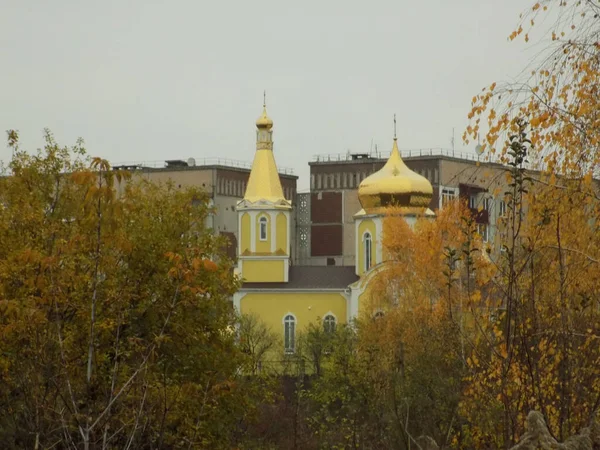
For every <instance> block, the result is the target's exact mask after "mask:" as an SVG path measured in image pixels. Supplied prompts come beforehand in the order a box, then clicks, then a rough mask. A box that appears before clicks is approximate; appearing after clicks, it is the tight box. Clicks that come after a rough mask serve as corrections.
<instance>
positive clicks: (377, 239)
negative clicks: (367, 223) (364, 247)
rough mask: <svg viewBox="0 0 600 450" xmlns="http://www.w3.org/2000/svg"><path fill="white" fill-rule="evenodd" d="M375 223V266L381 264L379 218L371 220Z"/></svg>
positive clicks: (381, 242) (380, 227)
mask: <svg viewBox="0 0 600 450" xmlns="http://www.w3.org/2000/svg"><path fill="white" fill-rule="evenodd" d="M373 222H375V264H374V265H376V264H379V263H381V262H383V261H382V260H383V237H382V235H383V230H382V228H383V224H382V220H381V218H380V217H379V218H377V219H373Z"/></svg>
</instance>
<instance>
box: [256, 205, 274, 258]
mask: <svg viewBox="0 0 600 450" xmlns="http://www.w3.org/2000/svg"><path fill="white" fill-rule="evenodd" d="M262 217H266V218H267V240H266V241H261V240H260V219H261V218H262ZM255 226H256V252H257V253H263V254H264V253H271V238H272V236H271V218H270V217H269V215H268V214H257V216H256V223H255Z"/></svg>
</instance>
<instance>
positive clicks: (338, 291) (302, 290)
mask: <svg viewBox="0 0 600 450" xmlns="http://www.w3.org/2000/svg"><path fill="white" fill-rule="evenodd" d="M345 291H346V288H342V289H319V288H293V289H288V288H277V289H274V288H241V289H240V290H239V291H238V292H245V293H250V292H262V293H265V294H266V293H277V294H280V293H290V294H292V293H306V292H312V293H317V294H319V293H322V292H327V293H332V294H342V295H344V294H345Z"/></svg>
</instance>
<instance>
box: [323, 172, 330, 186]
mask: <svg viewBox="0 0 600 450" xmlns="http://www.w3.org/2000/svg"><path fill="white" fill-rule="evenodd" d="M328 181H329V175H323V189H327V182H328Z"/></svg>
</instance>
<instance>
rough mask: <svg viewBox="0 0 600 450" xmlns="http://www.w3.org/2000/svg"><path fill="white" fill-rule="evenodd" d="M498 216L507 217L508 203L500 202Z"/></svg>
mask: <svg viewBox="0 0 600 450" xmlns="http://www.w3.org/2000/svg"><path fill="white" fill-rule="evenodd" d="M498 214H499V215H500V217H504V216H506V202H505V201H504V200H500V203H499V204H498Z"/></svg>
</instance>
